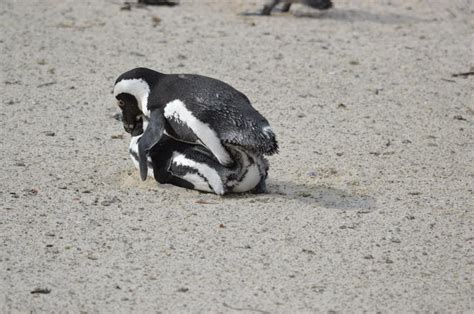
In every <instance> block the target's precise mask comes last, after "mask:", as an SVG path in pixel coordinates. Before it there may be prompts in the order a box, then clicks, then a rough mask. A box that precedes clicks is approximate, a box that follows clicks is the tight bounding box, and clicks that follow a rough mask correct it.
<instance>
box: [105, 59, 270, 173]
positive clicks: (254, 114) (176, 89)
mask: <svg viewBox="0 0 474 314" xmlns="http://www.w3.org/2000/svg"><path fill="white" fill-rule="evenodd" d="M114 96H115V98H116V99H117V101H118V102H119V106H121V107H123V108H125V109H124V110H123V123H124V128H125V130H126V131H127V132H130V133H132V135H133V133H134V130H135V129H140V128H141V125H142V124H143V119H149V124H148V127H147V128H146V130H145V131H144V134H143V136H142V138H141V139H140V142H139V147H138V151H139V162H140V175H141V178H142V180H145V179H146V177H147V165H146V159H147V154H148V152H149V150H150V149H151V148H152V147H153V146H154V145H155V144H156V143H158V141H159V140H160V138H161V136H162V135H163V133H164V134H167V135H169V136H171V137H173V138H175V139H177V140H179V141H183V142H189V143H196V144H202V145H204V146H205V147H207V148H208V149H209V150H210V151H211V152H212V153H213V155H214V156H215V157H216V158H217V160H218V161H219V162H220V163H221V164H222V165H224V166H231V165H232V164H233V162H234V161H233V160H232V158H231V155H230V154H229V152H228V151H227V149H226V147H225V146H226V145H236V146H240V147H242V148H243V149H245V150H248V151H251V152H253V153H256V154H261V155H272V154H274V153H277V152H278V144H277V141H276V138H275V134H274V133H273V131H272V129H271V128H270V125H269V123H268V121H267V120H266V119H265V118H264V117H263V116H262V115H261V114H260V113H259V112H258V111H257V110H256V109H255V108H253V107H252V105H251V103H250V101H249V99H248V98H247V97H246V96H245V95H244V94H242V93H241V92H239V91H238V90H236V89H234V88H233V87H231V86H230V85H228V84H226V83H224V82H222V81H219V80H216V79H213V78H210V77H206V76H201V75H195V74H163V73H160V72H157V71H153V70H150V69H147V68H136V69H133V70H130V71H128V72H125V73H123V74H122V75H120V76H119V78H118V79H117V80H116V82H115V87H114ZM130 104H132V106H131V105H130ZM125 105H126V106H125ZM127 108H130V109H127ZM129 111H130V112H129ZM137 112H138V113H141V114H143V116H144V117H141V115H139V114H138V115H137ZM137 117H138V118H137Z"/></svg>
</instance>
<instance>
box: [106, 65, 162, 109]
mask: <svg viewBox="0 0 474 314" xmlns="http://www.w3.org/2000/svg"><path fill="white" fill-rule="evenodd" d="M161 75H162V74H161V73H159V72H156V71H153V70H150V69H147V68H135V69H133V70H130V71H127V72H125V73H123V74H121V75H120V76H119V77H118V78H117V80H116V81H115V85H114V96H115V98H117V96H118V95H120V94H129V95H131V96H132V97H133V98H135V102H136V104H137V105H138V108H139V109H140V110H141V111H142V112H143V114H144V115H145V116H148V117H149V116H150V111H149V110H148V96H149V95H150V90H151V88H153V86H155V85H156V84H157V83H158V79H159V77H160V76H161ZM130 99H131V97H130Z"/></svg>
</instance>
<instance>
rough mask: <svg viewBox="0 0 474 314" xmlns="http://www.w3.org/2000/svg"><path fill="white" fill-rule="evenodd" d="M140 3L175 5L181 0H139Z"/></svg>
mask: <svg viewBox="0 0 474 314" xmlns="http://www.w3.org/2000/svg"><path fill="white" fill-rule="evenodd" d="M138 3H139V4H143V5H167V6H170V7H172V6H175V5H177V4H178V3H179V1H169V0H138Z"/></svg>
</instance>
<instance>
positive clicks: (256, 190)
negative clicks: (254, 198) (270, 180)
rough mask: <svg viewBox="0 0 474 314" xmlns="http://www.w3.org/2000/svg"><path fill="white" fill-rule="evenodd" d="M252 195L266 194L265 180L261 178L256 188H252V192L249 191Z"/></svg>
mask: <svg viewBox="0 0 474 314" xmlns="http://www.w3.org/2000/svg"><path fill="white" fill-rule="evenodd" d="M250 193H252V194H265V193H267V183H266V182H265V179H264V178H262V179H261V180H260V182H258V184H257V186H256V187H254V188H253V190H251V191H250Z"/></svg>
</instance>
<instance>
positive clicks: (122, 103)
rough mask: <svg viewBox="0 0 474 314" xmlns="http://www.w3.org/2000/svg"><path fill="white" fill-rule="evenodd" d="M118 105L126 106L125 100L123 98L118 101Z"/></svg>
mask: <svg viewBox="0 0 474 314" xmlns="http://www.w3.org/2000/svg"><path fill="white" fill-rule="evenodd" d="M117 105H118V106H119V107H120V108H123V107H124V106H125V102H124V101H123V100H119V101H118V102H117Z"/></svg>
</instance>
